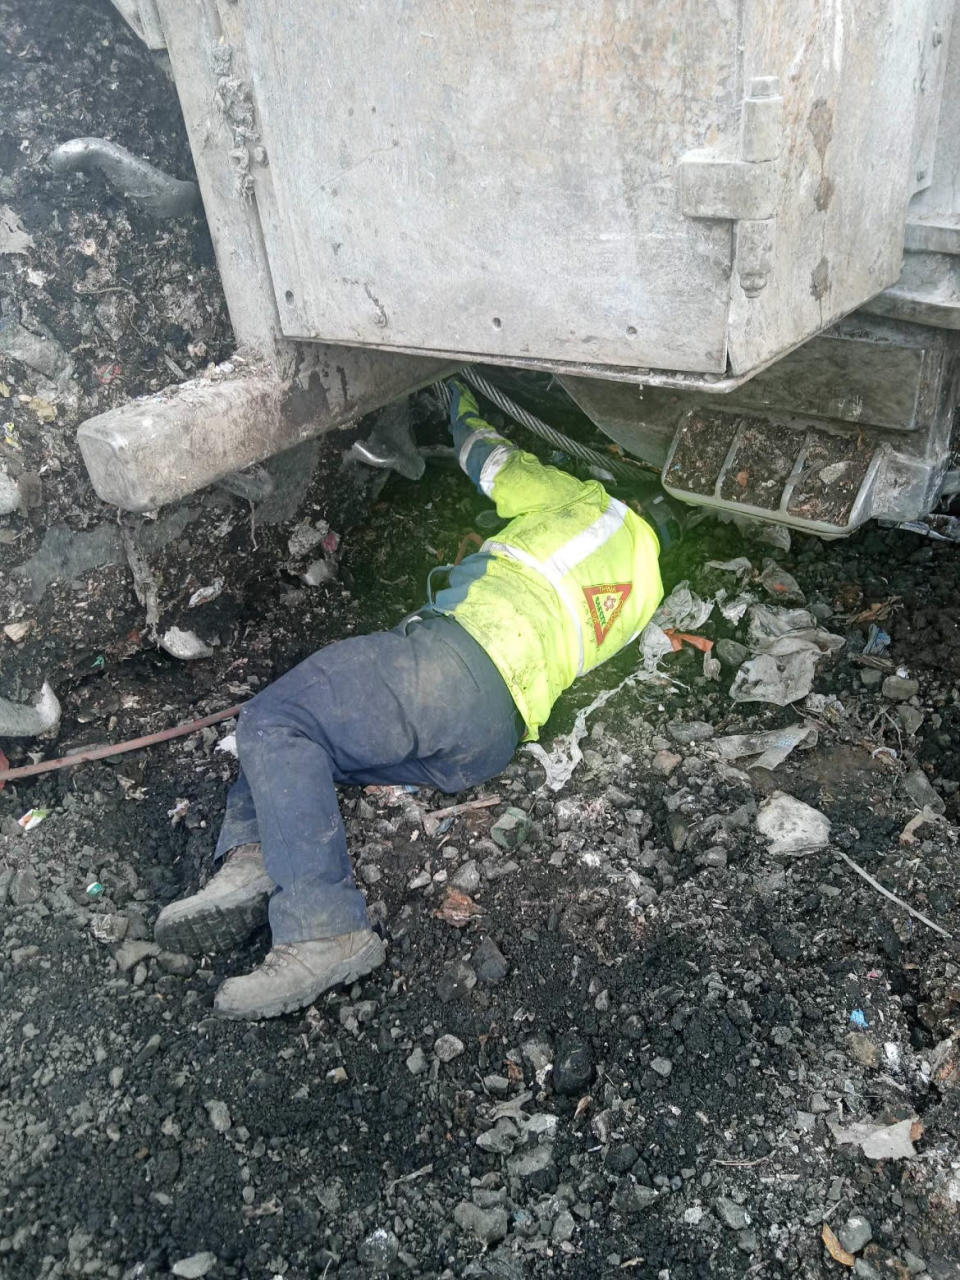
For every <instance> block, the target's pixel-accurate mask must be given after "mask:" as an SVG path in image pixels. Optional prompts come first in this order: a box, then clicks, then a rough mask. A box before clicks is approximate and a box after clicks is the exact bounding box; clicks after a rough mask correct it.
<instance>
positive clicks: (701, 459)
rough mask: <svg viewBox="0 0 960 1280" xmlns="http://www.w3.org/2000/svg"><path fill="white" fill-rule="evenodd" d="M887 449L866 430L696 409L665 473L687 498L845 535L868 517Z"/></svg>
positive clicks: (668, 485) (670, 487)
mask: <svg viewBox="0 0 960 1280" xmlns="http://www.w3.org/2000/svg"><path fill="white" fill-rule="evenodd" d="M883 455H884V445H883V444H881V443H878V442H877V441H876V439H875V438H873V439H869V438H867V437H866V436H864V435H862V434H856V435H854V434H850V435H847V434H841V433H834V432H828V431H824V430H823V429H822V428H820V427H815V426H811V425H809V424H800V425H795V424H789V425H788V424H787V423H783V422H776V421H771V420H770V419H769V418H755V417H749V416H746V415H744V414H739V413H721V412H717V411H715V410H708V409H694V410H691V412H690V413H688V414H687V415H686V417H684V418H683V419H682V421H681V423H680V426H679V427H678V428H677V431H676V434H675V435H674V438H673V443H672V445H671V446H670V451H669V453H668V455H667V460H666V463H665V464H664V468H663V477H662V478H663V485H664V488H665V489H667V491H668V492H669V493H671V494H673V495H674V496H675V497H677V498H680V499H682V500H684V501H686V502H692V503H695V504H696V505H698V506H707V507H715V508H718V509H720V510H724V511H730V512H735V513H737V514H740V515H744V516H754V517H757V518H760V519H763V520H772V521H776V522H777V523H778V524H786V525H790V526H791V527H793V528H797V529H805V530H807V531H808V532H810V533H817V534H820V535H821V536H826V537H839V536H841V535H842V534H846V533H850V532H851V531H852V530H853V529H855V528H857V526H858V525H860V524H862V523H863V521H864V520H866V519H868V518H869V517H870V515H871V509H870V493H871V489H872V487H873V484H874V481H875V479H876V476H877V473H878V471H879V469H880V464H881V462H882V459H883Z"/></svg>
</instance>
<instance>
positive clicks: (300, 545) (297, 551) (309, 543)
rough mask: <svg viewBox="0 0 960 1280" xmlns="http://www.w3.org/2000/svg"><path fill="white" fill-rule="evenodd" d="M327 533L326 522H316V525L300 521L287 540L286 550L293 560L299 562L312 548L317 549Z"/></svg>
mask: <svg viewBox="0 0 960 1280" xmlns="http://www.w3.org/2000/svg"><path fill="white" fill-rule="evenodd" d="M329 532H330V526H329V525H328V524H327V522H326V520H318V521H317V522H316V524H311V523H310V521H309V520H301V521H300V523H299V524H298V525H295V526H294V529H293V531H292V533H291V534H290V537H289V538H288V540H287V550H288V551H289V552H290V555H291V556H292V558H293V559H294V560H300V559H302V558H303V557H304V556H307V555H309V554H310V552H311V551H312V550H313V549H314V547H318V546H319V545H320V543H321V542H322V541H323V540H324V538H325V537H326V536H327V534H328V533H329Z"/></svg>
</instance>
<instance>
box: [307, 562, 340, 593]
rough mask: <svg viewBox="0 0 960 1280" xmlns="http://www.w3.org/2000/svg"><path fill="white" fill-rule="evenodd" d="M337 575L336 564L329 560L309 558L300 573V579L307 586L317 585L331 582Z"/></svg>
mask: <svg viewBox="0 0 960 1280" xmlns="http://www.w3.org/2000/svg"><path fill="white" fill-rule="evenodd" d="M336 576H337V570H336V566H335V565H334V564H333V563H332V561H330V560H324V559H320V560H311V561H310V563H309V564H308V565H307V567H306V569H305V570H304V571H303V573H301V575H300V577H301V579H302V580H303V581H304V582H305V583H306V584H307V586H308V587H319V586H320V585H321V584H322V583H324V582H333V580H334V579H335V578H336Z"/></svg>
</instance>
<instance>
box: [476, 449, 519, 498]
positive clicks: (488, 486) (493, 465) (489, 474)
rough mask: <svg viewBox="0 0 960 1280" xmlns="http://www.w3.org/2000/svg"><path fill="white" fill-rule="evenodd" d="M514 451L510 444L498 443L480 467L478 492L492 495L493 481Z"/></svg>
mask: <svg viewBox="0 0 960 1280" xmlns="http://www.w3.org/2000/svg"><path fill="white" fill-rule="evenodd" d="M514 453H516V449H514V447H513V446H512V445H508V444H501V445H498V446H497V447H496V449H494V451H493V452H492V453H491V454H490V456H489V458H487V460H486V461H485V462H484V464H483V466H482V467H481V468H480V492H481V493H485V494H486V495H487V497H488V498H492V497H493V482H494V480H496V478H497V476H498V475H499V474H500V471H501V469H502V468H503V466H504V463H506V462H508V461H509V460H510V458H511V456H512V455H513V454H514Z"/></svg>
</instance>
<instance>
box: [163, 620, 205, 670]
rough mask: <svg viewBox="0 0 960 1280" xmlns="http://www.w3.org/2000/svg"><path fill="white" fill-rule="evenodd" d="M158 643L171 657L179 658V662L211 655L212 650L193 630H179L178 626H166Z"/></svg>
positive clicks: (193, 660)
mask: <svg viewBox="0 0 960 1280" xmlns="http://www.w3.org/2000/svg"><path fill="white" fill-rule="evenodd" d="M159 644H160V648H161V649H164V650H166V652H167V653H169V654H170V656H171V657H172V658H179V659H180V660H181V662H195V661H196V660H197V659H198V658H212V657H213V650H212V649H211V648H210V646H209V645H208V644H207V643H205V641H203V640H201V639H200V637H199V636H198V635H197V633H196V632H195V631H181V629H180V628H179V627H168V628H167V629H166V631H165V632H164V633H163V635H162V636H161V637H160V641H159Z"/></svg>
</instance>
